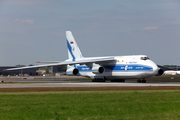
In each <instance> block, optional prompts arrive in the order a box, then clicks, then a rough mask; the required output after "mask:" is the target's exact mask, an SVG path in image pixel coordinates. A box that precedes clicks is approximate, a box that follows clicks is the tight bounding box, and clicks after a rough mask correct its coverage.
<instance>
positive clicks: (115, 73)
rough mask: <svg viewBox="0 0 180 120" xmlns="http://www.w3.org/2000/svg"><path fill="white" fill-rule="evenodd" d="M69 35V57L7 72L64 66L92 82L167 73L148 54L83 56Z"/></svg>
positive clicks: (67, 36) (141, 80) (143, 80)
mask: <svg viewBox="0 0 180 120" xmlns="http://www.w3.org/2000/svg"><path fill="white" fill-rule="evenodd" d="M66 38H67V48H68V57H69V58H68V59H67V60H65V61H63V62H49V64H42V65H36V66H28V67H20V68H12V69H4V71H7V70H17V69H28V68H40V67H50V66H61V67H62V68H63V69H65V70H66V73H67V75H81V76H86V77H89V78H91V79H92V82H105V81H108V80H109V81H111V82H125V79H137V82H138V83H141V82H142V83H146V78H149V77H151V76H160V75H162V74H163V73H164V70H163V69H161V68H160V67H158V65H156V64H155V63H154V62H153V61H152V60H150V59H149V58H148V57H147V56H146V55H129V56H105V57H83V55H82V53H81V51H80V49H79V47H78V45H77V43H76V41H75V39H74V37H73V35H72V33H71V31H66ZM47 63H48V62H47Z"/></svg>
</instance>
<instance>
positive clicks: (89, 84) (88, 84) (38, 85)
mask: <svg viewBox="0 0 180 120" xmlns="http://www.w3.org/2000/svg"><path fill="white" fill-rule="evenodd" d="M160 86H180V83H179V82H175V83H107V82H106V83H92V82H83V83H82V82H81V83H74V82H72V83H13V84H11V83H8V84H0V88H41V87H44V88H45V87H46V88H48V87H53V88H54V87H160Z"/></svg>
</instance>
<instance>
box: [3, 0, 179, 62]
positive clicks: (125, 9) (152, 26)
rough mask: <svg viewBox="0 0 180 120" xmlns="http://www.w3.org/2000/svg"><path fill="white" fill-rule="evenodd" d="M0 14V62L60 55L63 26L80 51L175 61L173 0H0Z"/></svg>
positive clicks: (63, 56)
mask: <svg viewBox="0 0 180 120" xmlns="http://www.w3.org/2000/svg"><path fill="white" fill-rule="evenodd" d="M0 16H1V17H0V58H1V59H0V66H14V65H19V64H21V65H30V64H33V65H35V64H36V63H35V62H37V61H52V60H54V61H64V60H66V59H67V58H68V53H67V45H66V35H65V31H72V33H73V35H74V38H75V39H76V42H77V43H78V46H79V48H80V50H81V52H82V54H83V56H84V57H98V56H122V55H147V56H148V57H149V58H150V59H151V60H152V61H154V62H155V63H156V64H159V65H177V64H178V65H180V54H179V52H180V1H179V0H121V1H120V0H0Z"/></svg>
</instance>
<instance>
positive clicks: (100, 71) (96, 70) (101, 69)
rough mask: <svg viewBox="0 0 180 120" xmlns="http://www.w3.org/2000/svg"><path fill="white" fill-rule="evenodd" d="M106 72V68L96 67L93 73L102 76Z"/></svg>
mask: <svg viewBox="0 0 180 120" xmlns="http://www.w3.org/2000/svg"><path fill="white" fill-rule="evenodd" d="M103 72H104V67H102V66H96V67H93V68H92V73H94V74H102V73H103Z"/></svg>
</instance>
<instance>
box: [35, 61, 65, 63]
mask: <svg viewBox="0 0 180 120" xmlns="http://www.w3.org/2000/svg"><path fill="white" fill-rule="evenodd" d="M60 62H62V61H38V62H36V63H60Z"/></svg>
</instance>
